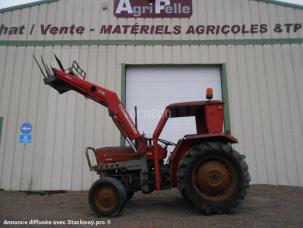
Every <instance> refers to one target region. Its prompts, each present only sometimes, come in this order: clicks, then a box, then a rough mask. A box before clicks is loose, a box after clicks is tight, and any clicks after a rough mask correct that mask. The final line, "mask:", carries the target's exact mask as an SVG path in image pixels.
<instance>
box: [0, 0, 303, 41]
mask: <svg viewBox="0 0 303 228" xmlns="http://www.w3.org/2000/svg"><path fill="white" fill-rule="evenodd" d="M105 2H108V9H107V10H103V9H102V6H103V4H104V3H105ZM193 7H194V8H193V16H192V17H191V18H190V19H187V18H181V19H161V18H156V19H152V18H137V19H133V18H129V19H123V18H119V19H118V18H116V17H114V15H113V1H108V0H86V1H84V0H59V1H58V2H53V3H49V4H42V5H38V6H33V7H29V8H23V9H19V10H14V11H9V12H5V13H0V22H1V24H2V23H3V24H5V25H7V26H17V25H25V26H26V28H27V29H28V30H29V28H31V26H32V24H35V25H36V27H35V29H34V33H33V34H32V35H29V34H28V33H25V34H23V35H18V36H9V35H2V36H0V40H8V39H9V40H62V39H63V40H71V39H72V40H87V39H94V40H95V39H100V40H107V39H131V40H133V39H138V40H142V39H143V40H145V39H147V40H148V39H157V40H162V39H177V40H178V39H181V40H182V39H186V40H187V39H224V38H226V39H242V38H291V37H293V38H296V37H302V34H303V31H302V30H301V32H298V33H297V34H293V33H286V32H284V33H281V34H280V33H274V32H272V30H271V29H270V31H269V32H268V33H266V34H260V33H257V34H245V35H243V34H240V33H239V34H236V35H234V34H228V35H224V34H219V35H197V34H195V35H191V36H189V35H186V34H185V32H183V33H182V34H180V35H174V34H171V35H149V34H137V35H131V34H99V30H100V27H101V25H108V24H111V25H113V26H115V25H125V24H135V23H138V24H139V25H141V24H146V25H156V24H157V25H158V24H162V25H171V26H172V25H181V26H182V27H184V28H183V29H184V30H185V29H186V28H187V27H188V26H189V25H195V26H197V25H224V24H239V25H242V24H262V23H265V24H269V25H270V27H273V26H274V25H275V24H276V23H282V24H283V23H294V22H298V23H301V22H302V18H303V15H302V10H300V9H293V8H289V7H283V6H277V5H273V4H267V3H264V2H257V1H252V0H245V1H244V0H193ZM40 24H52V25H53V26H54V25H56V26H70V25H72V24H75V25H76V26H80V25H81V26H84V27H85V28H86V32H85V33H84V34H83V35H78V34H74V35H70V34H66V35H63V34H57V35H56V36H54V35H51V34H48V35H42V34H41V32H40V31H39V32H38V30H40ZM90 28H95V29H96V30H95V31H94V32H89V29H90Z"/></svg>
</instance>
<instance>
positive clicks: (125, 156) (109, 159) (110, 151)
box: [96, 146, 136, 163]
mask: <svg viewBox="0 0 303 228" xmlns="http://www.w3.org/2000/svg"><path fill="white" fill-rule="evenodd" d="M135 156H136V154H135V152H134V151H133V150H132V148H131V147H126V146H120V147H103V148H99V149H96V159H97V162H98V163H99V162H101V163H115V162H122V161H129V160H132V159H134V158H135Z"/></svg>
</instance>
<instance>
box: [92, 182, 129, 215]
mask: <svg viewBox="0 0 303 228" xmlns="http://www.w3.org/2000/svg"><path fill="white" fill-rule="evenodd" d="M126 198H127V193H126V190H125V187H124V186H123V184H122V183H121V182H120V181H119V180H117V179H114V178H111V177H103V178H101V179H99V180H97V181H95V182H94V183H93V185H92V186H91V188H90V190H89V194H88V201H89V205H90V207H91V209H92V210H93V211H94V212H95V213H96V215H97V216H100V217H107V216H117V215H118V214H119V213H120V212H121V210H122V209H123V206H124V204H125V202H126Z"/></svg>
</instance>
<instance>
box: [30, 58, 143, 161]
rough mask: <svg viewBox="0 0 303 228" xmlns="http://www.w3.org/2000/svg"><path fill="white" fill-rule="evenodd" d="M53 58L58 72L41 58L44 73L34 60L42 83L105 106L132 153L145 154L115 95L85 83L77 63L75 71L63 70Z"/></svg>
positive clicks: (129, 119)
mask: <svg viewBox="0 0 303 228" xmlns="http://www.w3.org/2000/svg"><path fill="white" fill-rule="evenodd" d="M55 57H56V60H57V62H58V65H59V67H60V70H58V69H55V68H51V69H52V71H51V70H50V69H49V68H48V66H47V65H45V63H44V61H43V59H42V58H41V61H42V64H43V66H44V68H45V72H43V70H42V67H41V66H40V65H39V63H38V61H37V60H36V58H35V60H36V62H37V64H38V66H39V68H40V70H41V72H42V74H43V75H44V83H45V84H47V85H50V86H51V87H53V88H54V89H56V90H57V91H58V92H59V93H60V94H62V93H65V92H67V91H69V90H74V91H76V92H78V93H80V94H82V95H84V96H85V97H86V98H89V99H91V100H93V101H95V102H97V103H99V104H101V105H103V106H105V107H106V108H107V109H108V113H109V115H110V117H111V118H112V119H113V121H114V123H115V125H116V126H117V127H118V129H119V130H120V132H121V134H122V135H123V137H124V138H125V139H126V140H127V141H128V143H129V144H130V145H131V147H132V149H133V150H134V152H135V153H137V155H138V156H140V155H142V154H143V153H145V151H146V142H145V139H144V137H143V136H142V135H141V134H140V133H139V132H138V130H137V128H136V126H135V124H134V123H133V121H132V119H131V117H130V115H129V114H128V112H127V110H126V109H125V108H124V107H123V105H122V103H121V101H120V99H119V98H118V96H117V94H116V93H115V92H113V91H110V90H107V89H105V88H103V87H101V86H98V85H96V84H93V83H91V82H88V81H86V80H85V76H86V73H85V74H84V71H83V70H82V69H81V68H80V67H79V65H78V64H77V63H76V67H74V68H75V70H73V68H70V69H68V70H64V68H63V66H62V63H61V62H60V60H59V59H58V57H57V56H55ZM73 66H74V63H73ZM75 71H76V73H75ZM77 72H78V73H80V76H79V75H77ZM81 74H83V75H81ZM81 76H82V77H81ZM133 141H135V143H133Z"/></svg>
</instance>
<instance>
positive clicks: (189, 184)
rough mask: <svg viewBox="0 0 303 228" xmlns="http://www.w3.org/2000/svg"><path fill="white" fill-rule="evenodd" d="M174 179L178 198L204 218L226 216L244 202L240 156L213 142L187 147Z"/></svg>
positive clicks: (246, 180)
mask: <svg viewBox="0 0 303 228" xmlns="http://www.w3.org/2000/svg"><path fill="white" fill-rule="evenodd" d="M206 174H207V175H206ZM177 178H178V188H179V190H180V192H181V194H182V196H183V197H184V198H185V199H186V200H187V201H188V202H189V203H190V204H191V205H192V206H193V207H194V208H195V209H196V210H198V211H199V212H201V213H203V214H207V215H210V214H222V213H230V212H231V210H232V209H233V208H235V207H237V206H238V205H239V204H240V203H241V202H242V201H243V200H244V198H245V196H246V194H247V192H248V189H249V182H250V175H249V172H248V166H247V163H246V162H245V161H244V156H242V155H240V154H239V153H238V152H237V151H235V150H233V149H232V147H231V146H229V145H227V144H223V143H214V142H208V143H202V144H200V145H198V146H194V147H193V148H191V149H190V150H189V151H188V153H187V154H186V155H185V156H184V158H183V159H182V161H181V162H180V165H179V169H178V173H177Z"/></svg>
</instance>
